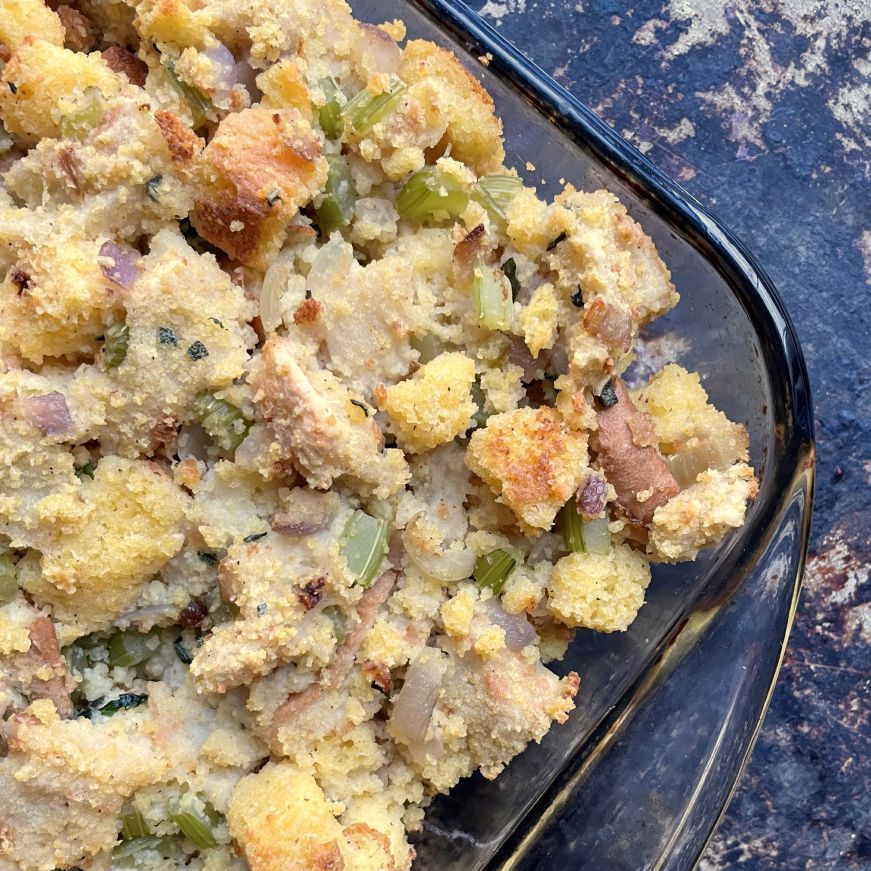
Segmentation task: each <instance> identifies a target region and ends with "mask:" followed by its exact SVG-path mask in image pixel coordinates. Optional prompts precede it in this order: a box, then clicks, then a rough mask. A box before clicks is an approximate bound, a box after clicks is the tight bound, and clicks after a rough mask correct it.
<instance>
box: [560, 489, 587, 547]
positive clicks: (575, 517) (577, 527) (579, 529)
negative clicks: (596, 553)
mask: <svg viewBox="0 0 871 871" xmlns="http://www.w3.org/2000/svg"><path fill="white" fill-rule="evenodd" d="M559 527H560V531H561V532H562V534H563V544H564V545H565V547H566V550H567V551H568V552H569V553H586V552H587V546H586V544H585V543H584V526H583V521H582V519H581V515H580V514H579V513H578V503H577V502H576V501H575V497H574V496H572V498H571V499H569V501H568V502H566V504H565V505H563V507H562V508H561V509H560V513H559Z"/></svg>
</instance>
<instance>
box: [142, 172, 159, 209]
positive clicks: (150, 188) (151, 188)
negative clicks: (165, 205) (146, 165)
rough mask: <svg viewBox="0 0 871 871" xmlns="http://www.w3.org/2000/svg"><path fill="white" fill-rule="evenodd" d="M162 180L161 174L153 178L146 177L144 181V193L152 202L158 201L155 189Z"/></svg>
mask: <svg viewBox="0 0 871 871" xmlns="http://www.w3.org/2000/svg"><path fill="white" fill-rule="evenodd" d="M162 181H163V176H162V175H156V176H154V178H150V179H148V181H147V182H145V193H146V194H148V199H150V200H151V202H153V203H158V202H160V196H159V195H158V193H157V189H158V188H159V187H160V183H161V182H162Z"/></svg>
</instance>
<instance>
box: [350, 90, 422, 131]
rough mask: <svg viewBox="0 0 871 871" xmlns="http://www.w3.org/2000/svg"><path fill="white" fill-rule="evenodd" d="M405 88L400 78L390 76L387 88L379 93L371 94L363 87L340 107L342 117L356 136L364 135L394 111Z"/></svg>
mask: <svg viewBox="0 0 871 871" xmlns="http://www.w3.org/2000/svg"><path fill="white" fill-rule="evenodd" d="M406 89H407V88H406V85H405V83H404V82H403V81H402V80H401V79H399V78H397V77H396V76H391V77H390V81H389V82H388V84H387V89H386V90H384V91H382V92H381V93H380V94H372V93H370V92H369V91H368V90H366V89H365V88H364V89H363V90H362V91H360V93H359V94H357V95H356V96H355V97H353V98H352V99H351V100H349V101H348V102H347V103H346V104H345V106H344V108H343V109H342V117H343V119H344V120H345V121H346V122H347V123H348V125H349V126H350V127H351V129H352V130H353V131H354V132H355V133H356V134H357V135H358V136H365V135H366V134H367V133H368V132H369V131H370V130H371V129H372V128H373V127H374V126H375V125H376V124H377V123H378V122H379V121H383V120H384V119H385V118H386V117H387V116H388V115H389V114H390V113H391V112H393V111H395V109H396V108H397V107H398V106H399V101H400V100H401V99H402V95H403V94H404V93H405V91H406Z"/></svg>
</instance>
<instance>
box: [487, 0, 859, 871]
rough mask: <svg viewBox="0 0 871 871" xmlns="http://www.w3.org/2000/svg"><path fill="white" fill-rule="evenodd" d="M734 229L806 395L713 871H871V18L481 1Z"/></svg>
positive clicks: (670, 4)
mask: <svg viewBox="0 0 871 871" xmlns="http://www.w3.org/2000/svg"><path fill="white" fill-rule="evenodd" d="M471 5H472V6H473V8H475V9H476V10H478V11H480V12H481V13H482V14H483V15H484V17H485V18H487V19H488V20H489V21H490V22H491V23H492V24H495V25H496V26H497V27H498V28H499V29H500V30H501V31H502V33H503V34H504V35H505V36H506V37H507V38H508V39H510V40H511V41H512V42H514V43H515V44H516V45H517V46H519V47H520V48H521V49H522V50H523V51H525V52H526V53H527V54H528V55H529V56H530V57H531V58H532V59H533V60H534V61H536V62H537V63H538V64H539V65H540V66H541V67H543V68H544V69H545V70H546V71H547V72H549V73H551V74H552V75H554V76H555V78H556V79H557V80H558V81H559V82H561V83H562V84H563V85H565V86H566V87H568V88H569V90H571V91H572V92H573V93H574V94H576V95H577V96H578V97H579V98H580V99H582V100H583V101H584V102H586V103H587V104H588V105H590V106H592V107H593V108H594V109H595V110H596V111H597V112H598V113H599V114H600V115H601V116H602V117H603V118H605V120H606V121H608V122H609V123H610V124H611V125H612V126H614V127H615V128H616V129H617V130H618V131H619V132H620V133H622V134H623V135H624V136H625V137H626V138H627V139H629V140H630V141H631V142H632V143H633V144H635V145H636V146H637V147H638V148H639V149H640V150H641V151H642V152H644V153H645V154H646V155H647V156H648V157H649V158H650V159H651V160H652V161H653V162H654V163H656V164H658V165H659V166H660V167H661V168H662V169H664V170H665V171H667V172H668V173H670V174H671V175H672V176H674V177H675V178H677V179H678V180H679V181H680V182H681V183H682V184H683V185H684V187H686V188H687V189H688V190H689V191H690V192H691V193H692V194H693V195H694V196H695V197H696V198H697V199H698V200H700V201H701V202H702V203H703V204H704V205H705V206H707V207H708V208H710V209H711V210H712V211H713V212H714V213H715V214H717V215H718V216H719V217H720V218H721V219H722V220H723V221H724V222H725V223H726V224H727V225H728V226H729V227H731V228H732V229H734V230H735V231H736V233H737V235H738V236H739V237H741V238H742V239H743V240H744V241H745V242H746V243H747V245H748V247H749V248H750V250H751V251H753V252H754V253H755V254H756V255H757V257H758V258H759V260H760V261H761V263H762V264H763V265H764V266H765V268H766V269H767V270H768V272H769V274H770V275H771V276H772V278H773V279H774V281H775V283H776V284H777V286H778V288H779V289H780V292H781V294H782V296H783V299H784V301H785V302H786V305H787V308H788V309H789V311H790V313H791V315H792V317H793V320H794V321H795V324H796V327H797V329H798V332H799V335H800V337H801V339H802V344H803V347H804V351H805V355H806V358H807V362H808V367H809V369H810V374H811V380H812V383H813V387H814V398H815V406H816V415H817V437H818V468H817V496H816V513H815V521H814V532H813V540H812V551H811V555H810V560H809V563H808V570H807V574H806V579H805V589H804V592H803V594H802V599H801V604H800V607H799V613H798V617H797V622H796V626H795V629H794V630H793V634H792V638H791V642H790V647H789V650H788V652H787V657H786V662H785V664H784V668H783V671H782V672H781V677H780V681H779V684H778V687H777V689H776V692H775V696H774V699H773V701H772V704H771V708H770V710H769V713H768V716H767V718H766V721H765V726H764V729H763V732H762V735H761V737H760V739H759V742H758V744H757V747H756V751H755V753H754V756H753V758H752V760H751V763H750V766H749V768H748V770H747V772H746V774H745V775H744V778H743V781H742V783H741V785H740V787H739V790H738V792H737V794H736V796H735V798H734V800H733V802H732V805H731V807H730V809H729V811H728V814H727V816H726V818H725V820H724V822H723V823H722V825H721V826H720V829H719V832H718V833H717V835H716V836H715V838H714V840H713V842H712V843H711V845H710V847H709V849H708V852H707V854H706V856H705V858H704V859H703V861H702V864H701V866H700V867H701V868H702V869H703V871H720V869H725V868H741V869H748V871H749V869H752V871H757V869H758V871H762V869H765V871H767V869H778V871H784V869H830V868H831V869H871V577H869V575H871V568H869V566H871V363H869V361H871V7H869V5H868V2H867V0H762V2H751V0H735V2H733V3H731V4H729V3H721V2H717V0H692V2H690V0H621V2H617V0H568V2H565V0H487V2H481V0H472V2H471Z"/></svg>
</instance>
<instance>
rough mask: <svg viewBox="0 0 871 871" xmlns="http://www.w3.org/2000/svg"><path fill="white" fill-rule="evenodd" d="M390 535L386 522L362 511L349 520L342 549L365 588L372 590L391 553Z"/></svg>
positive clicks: (349, 566) (351, 568)
mask: <svg viewBox="0 0 871 871" xmlns="http://www.w3.org/2000/svg"><path fill="white" fill-rule="evenodd" d="M389 531H390V530H389V529H388V524H387V521H386V520H380V519H378V518H376V517H372V515H370V514H367V513H366V512H365V511H360V510H359V509H358V510H357V511H355V512H354V513H353V514H352V515H351V517H350V519H349V520H348V525H347V526H346V527H345V533H344V535H343V536H342V544H341V548H340V549H341V552H342V556H344V557H345V561H346V562H347V564H348V568H349V569H350V571H351V572H352V573H353V574H354V575H356V576H357V583H358V584H359V585H360V586H361V587H368V586H369V585H370V584H371V583H372V581H373V580H374V579H375V575H376V574H377V573H378V569H379V568H380V566H381V563H382V562H383V560H384V555H385V554H386V553H387V536H388V533H389Z"/></svg>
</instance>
